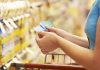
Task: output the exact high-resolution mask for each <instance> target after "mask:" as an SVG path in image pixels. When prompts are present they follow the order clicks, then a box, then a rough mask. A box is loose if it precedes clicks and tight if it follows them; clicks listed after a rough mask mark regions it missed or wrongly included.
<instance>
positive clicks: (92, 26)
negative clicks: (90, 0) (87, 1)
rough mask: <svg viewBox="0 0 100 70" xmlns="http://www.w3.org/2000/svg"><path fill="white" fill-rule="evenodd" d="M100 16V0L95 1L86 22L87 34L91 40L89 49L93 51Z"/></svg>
mask: <svg viewBox="0 0 100 70" xmlns="http://www.w3.org/2000/svg"><path fill="white" fill-rule="evenodd" d="M99 16H100V0H95V2H94V4H93V6H92V8H91V10H90V12H89V15H88V17H87V20H86V27H85V32H86V34H87V37H88V39H89V48H90V49H93V48H94V45H95V39H96V27H97V21H98V18H99Z"/></svg>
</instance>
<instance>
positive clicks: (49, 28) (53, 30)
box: [46, 27, 56, 32]
mask: <svg viewBox="0 0 100 70" xmlns="http://www.w3.org/2000/svg"><path fill="white" fill-rule="evenodd" d="M46 29H47V30H48V31H50V32H56V28H54V27H46Z"/></svg>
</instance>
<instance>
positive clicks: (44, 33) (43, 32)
mask: <svg viewBox="0 0 100 70" xmlns="http://www.w3.org/2000/svg"><path fill="white" fill-rule="evenodd" d="M46 34H47V32H45V31H42V32H38V35H39V36H44V35H46Z"/></svg>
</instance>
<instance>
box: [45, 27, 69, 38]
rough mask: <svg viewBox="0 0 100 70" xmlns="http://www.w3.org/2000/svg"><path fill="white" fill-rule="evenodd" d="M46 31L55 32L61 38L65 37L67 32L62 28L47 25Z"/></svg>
mask: <svg viewBox="0 0 100 70" xmlns="http://www.w3.org/2000/svg"><path fill="white" fill-rule="evenodd" d="M46 31H47V32H53V33H56V34H57V35H59V36H60V37H62V38H66V35H67V34H69V33H67V32H66V31H64V30H62V29H58V28H54V27H47V30H46Z"/></svg>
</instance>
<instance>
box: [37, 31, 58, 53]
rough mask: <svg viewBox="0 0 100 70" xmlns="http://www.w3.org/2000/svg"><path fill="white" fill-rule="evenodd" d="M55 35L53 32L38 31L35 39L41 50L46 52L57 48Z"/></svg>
mask: <svg viewBox="0 0 100 70" xmlns="http://www.w3.org/2000/svg"><path fill="white" fill-rule="evenodd" d="M57 37H58V36H57V35H56V34H55V33H53V32H45V31H43V32H38V33H37V35H36V41H37V44H38V46H39V48H40V49H41V51H42V52H43V53H44V54H46V53H49V52H51V51H54V50H55V49H57V48H58V43H57Z"/></svg>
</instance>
